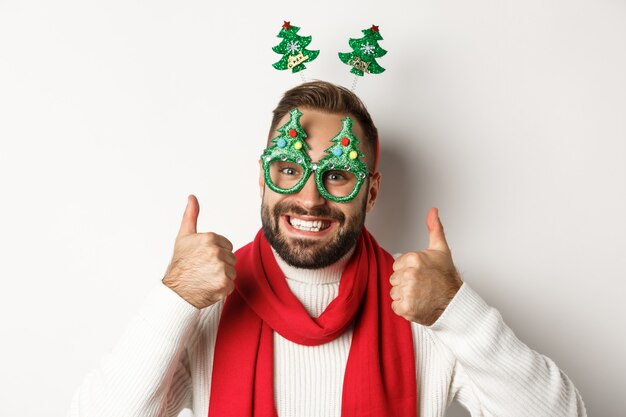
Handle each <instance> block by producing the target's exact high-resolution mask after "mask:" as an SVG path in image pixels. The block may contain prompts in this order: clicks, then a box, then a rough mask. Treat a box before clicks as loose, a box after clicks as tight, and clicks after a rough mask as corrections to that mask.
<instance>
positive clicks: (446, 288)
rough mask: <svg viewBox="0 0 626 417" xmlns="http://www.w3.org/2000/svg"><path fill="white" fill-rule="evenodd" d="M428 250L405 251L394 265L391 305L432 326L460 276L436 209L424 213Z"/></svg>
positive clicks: (411, 318) (445, 305)
mask: <svg viewBox="0 0 626 417" xmlns="http://www.w3.org/2000/svg"><path fill="white" fill-rule="evenodd" d="M426 225H427V226H428V235H429V244H428V249H426V250H422V251H419V252H408V253H405V254H404V255H402V256H400V257H399V258H398V259H396V261H395V262H394V264H393V270H394V272H393V274H391V277H390V278H389V281H390V282H391V285H392V287H391V292H390V294H391V299H392V300H393V301H392V303H391V308H392V309H393V311H394V312H395V313H396V314H397V315H399V316H401V317H404V318H405V319H407V320H409V321H414V322H416V323H419V324H423V325H425V326H430V325H432V324H433V323H434V322H435V321H437V319H438V318H439V316H441V314H442V313H443V311H444V310H445V309H446V307H447V306H448V304H449V303H450V301H451V300H452V298H453V297H454V295H455V294H456V293H457V291H458V290H459V288H461V284H462V283H463V281H461V277H460V276H459V273H458V272H457V270H456V268H455V267H454V264H453V263H452V254H451V253H450V248H449V247H448V243H447V242H446V237H445V235H444V233H443V225H442V224H441V221H440V220H439V214H438V210H437V209H436V208H434V207H433V208H431V209H430V211H429V212H428V216H426Z"/></svg>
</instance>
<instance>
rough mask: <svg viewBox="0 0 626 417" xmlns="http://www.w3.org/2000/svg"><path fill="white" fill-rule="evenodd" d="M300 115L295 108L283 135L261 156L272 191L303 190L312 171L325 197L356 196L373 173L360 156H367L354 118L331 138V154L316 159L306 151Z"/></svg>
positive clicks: (338, 199)
mask: <svg viewBox="0 0 626 417" xmlns="http://www.w3.org/2000/svg"><path fill="white" fill-rule="evenodd" d="M300 116H302V112H300V110H298V109H297V108H296V109H292V110H291V111H290V112H289V121H288V122H287V123H285V124H284V125H282V126H281V127H279V128H278V129H277V130H278V132H279V133H280V135H278V136H277V137H275V138H274V139H272V146H270V147H268V148H267V149H265V151H264V152H263V155H261V161H262V163H263V171H264V177H265V183H266V184H267V186H268V187H269V188H270V189H271V190H272V191H275V192H277V193H281V194H292V193H297V192H299V191H300V190H301V189H302V188H303V187H304V184H306V182H307V180H308V179H309V176H310V175H311V173H315V184H316V186H317V189H318V191H319V193H320V195H321V196H322V197H324V198H325V199H327V200H330V201H334V202H337V203H344V202H348V201H350V200H352V199H354V197H356V196H357V194H358V193H359V191H360V189H361V186H362V185H363V182H364V181H365V178H367V177H368V176H369V175H371V173H370V172H369V170H368V169H367V165H365V163H363V161H361V160H360V159H359V158H362V157H364V155H363V153H361V151H359V149H358V146H359V144H360V142H359V140H358V139H357V137H356V136H355V135H354V133H353V132H352V123H353V122H352V119H351V118H350V117H346V118H344V119H343V120H342V121H341V126H342V127H341V130H340V131H339V133H338V134H337V135H336V136H335V137H334V138H333V139H331V142H332V143H333V145H332V146H330V147H329V148H327V149H326V150H325V152H326V153H327V154H328V155H326V156H325V157H324V158H322V159H321V160H320V161H319V162H312V161H311V158H310V157H309V155H308V154H307V153H306V151H307V150H309V149H310V147H309V146H308V145H307V144H306V142H304V139H306V137H307V135H306V132H305V131H304V129H302V126H300Z"/></svg>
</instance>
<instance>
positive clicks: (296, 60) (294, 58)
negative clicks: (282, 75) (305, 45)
mask: <svg viewBox="0 0 626 417" xmlns="http://www.w3.org/2000/svg"><path fill="white" fill-rule="evenodd" d="M307 59H309V56H308V55H307V56H304V55H303V54H302V52H300V53H299V54H298V55H291V56H290V57H289V59H288V61H287V68H289V69H292V68H293V67H295V66H296V65H300V64H302V63H303V62H304V61H306V60H307Z"/></svg>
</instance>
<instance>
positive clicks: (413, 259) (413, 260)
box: [404, 252, 420, 265]
mask: <svg viewBox="0 0 626 417" xmlns="http://www.w3.org/2000/svg"><path fill="white" fill-rule="evenodd" d="M404 256H405V258H406V261H407V262H408V263H409V264H411V265H415V264H418V263H419V261H420V256H419V254H418V253H417V252H409V253H407V254H405V255H404Z"/></svg>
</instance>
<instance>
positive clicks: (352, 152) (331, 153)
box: [315, 117, 369, 202]
mask: <svg viewBox="0 0 626 417" xmlns="http://www.w3.org/2000/svg"><path fill="white" fill-rule="evenodd" d="M352 124H353V122H352V119H351V118H350V117H346V118H344V119H342V120H341V131H339V133H338V134H337V135H336V136H335V137H334V138H332V139H331V140H330V141H331V142H333V145H332V146H330V147H329V148H327V149H325V152H326V153H327V154H328V155H326V156H325V157H324V158H322V159H321V160H320V162H319V164H318V168H317V170H318V171H320V172H325V171H328V170H342V171H349V172H351V173H352V174H354V175H355V176H356V184H355V186H354V189H353V190H352V192H351V193H350V194H348V195H346V196H342V197H334V198H333V201H337V202H345V201H350V200H352V199H353V198H354V197H355V196H356V195H357V194H358V193H359V190H360V188H361V185H362V184H363V181H365V178H367V176H368V175H369V169H368V168H367V165H365V163H364V162H363V161H361V160H360V159H359V158H363V157H365V155H364V154H363V153H362V152H361V151H360V150H359V144H360V143H361V142H360V141H359V139H358V138H357V137H356V136H355V135H354V133H353V132H352ZM315 182H316V183H317V187H318V189H321V188H324V186H323V184H322V176H321V175H318V176H316V177H315Z"/></svg>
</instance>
